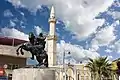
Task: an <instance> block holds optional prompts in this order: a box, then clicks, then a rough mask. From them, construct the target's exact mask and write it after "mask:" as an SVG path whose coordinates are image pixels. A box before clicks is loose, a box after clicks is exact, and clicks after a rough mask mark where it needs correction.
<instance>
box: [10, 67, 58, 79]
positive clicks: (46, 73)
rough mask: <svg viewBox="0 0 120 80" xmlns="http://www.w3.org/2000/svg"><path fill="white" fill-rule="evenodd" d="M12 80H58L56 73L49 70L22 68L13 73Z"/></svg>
mask: <svg viewBox="0 0 120 80" xmlns="http://www.w3.org/2000/svg"><path fill="white" fill-rule="evenodd" d="M12 80H56V79H55V71H54V70H52V69H49V68H44V69H41V68H21V69H15V70H14V71H13V79H12Z"/></svg>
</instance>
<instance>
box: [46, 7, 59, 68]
mask: <svg viewBox="0 0 120 80" xmlns="http://www.w3.org/2000/svg"><path fill="white" fill-rule="evenodd" d="M49 25H50V29H49V35H48V37H47V42H48V47H47V48H48V50H47V53H48V64H49V67H52V66H54V65H56V47H57V46H56V41H57V36H56V33H55V25H56V19H55V10H54V7H53V6H52V8H51V13H50V18H49Z"/></svg>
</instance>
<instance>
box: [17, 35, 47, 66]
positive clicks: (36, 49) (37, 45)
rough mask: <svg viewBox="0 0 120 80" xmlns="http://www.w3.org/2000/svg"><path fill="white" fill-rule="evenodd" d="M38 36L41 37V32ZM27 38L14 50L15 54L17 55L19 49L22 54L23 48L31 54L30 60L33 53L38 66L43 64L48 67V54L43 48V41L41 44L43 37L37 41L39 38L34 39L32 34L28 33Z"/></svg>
mask: <svg viewBox="0 0 120 80" xmlns="http://www.w3.org/2000/svg"><path fill="white" fill-rule="evenodd" d="M40 37H43V36H42V34H41V33H40ZM29 40H30V41H29V42H27V43H24V44H22V45H20V46H19V47H18V49H17V50H16V54H17V55H19V50H20V53H21V54H22V55H24V52H23V50H25V51H29V52H30V53H31V54H32V57H31V59H32V60H34V55H35V56H36V60H37V61H38V63H39V64H38V66H41V65H44V66H46V67H48V55H47V53H46V51H45V50H44V47H45V43H44V44H43V42H44V40H45V39H42V38H41V41H37V40H39V39H36V38H35V37H34V34H33V33H30V34H29Z"/></svg>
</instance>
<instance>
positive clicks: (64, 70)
mask: <svg viewBox="0 0 120 80" xmlns="http://www.w3.org/2000/svg"><path fill="white" fill-rule="evenodd" d="M65 54H66V52H65V51H64V53H63V72H64V76H63V79H64V80H66V65H65ZM68 54H70V52H68Z"/></svg>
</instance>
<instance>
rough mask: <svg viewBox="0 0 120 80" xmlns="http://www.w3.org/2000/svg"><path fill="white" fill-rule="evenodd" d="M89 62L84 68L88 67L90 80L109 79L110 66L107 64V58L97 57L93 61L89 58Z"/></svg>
mask: <svg viewBox="0 0 120 80" xmlns="http://www.w3.org/2000/svg"><path fill="white" fill-rule="evenodd" d="M89 60H90V61H89V62H88V64H87V66H86V67H88V68H89V69H90V71H91V73H92V74H91V75H92V80H101V79H102V77H110V75H111V69H110V67H111V64H109V62H108V60H107V57H99V58H96V59H94V60H93V59H91V58H89Z"/></svg>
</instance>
